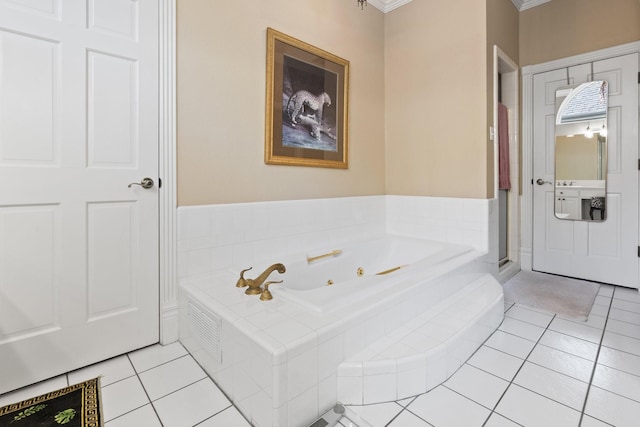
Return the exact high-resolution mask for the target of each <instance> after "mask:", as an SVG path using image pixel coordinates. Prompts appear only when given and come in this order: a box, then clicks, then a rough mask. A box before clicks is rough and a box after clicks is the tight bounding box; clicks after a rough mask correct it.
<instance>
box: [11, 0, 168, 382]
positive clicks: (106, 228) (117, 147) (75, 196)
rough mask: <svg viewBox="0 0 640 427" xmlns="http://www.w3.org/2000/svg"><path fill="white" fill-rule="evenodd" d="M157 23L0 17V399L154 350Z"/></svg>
mask: <svg viewBox="0 0 640 427" xmlns="http://www.w3.org/2000/svg"><path fill="white" fill-rule="evenodd" d="M101 6H102V7H101ZM159 25H160V10H159V5H158V3H156V2H140V3H134V2H130V1H128V0H123V1H109V2H108V5H107V3H105V2H98V1H96V2H89V3H88V4H84V3H82V4H81V3H73V4H71V5H69V4H67V3H63V2H25V3H21V2H4V3H2V5H0V27H1V28H2V30H1V31H0V38H1V39H2V45H3V50H2V58H1V59H2V63H3V64H4V68H3V74H2V76H1V79H2V81H1V82H0V83H2V84H0V88H2V89H1V90H2V93H1V95H0V104H1V109H0V111H1V114H0V121H1V123H2V126H0V129H1V132H2V135H0V136H1V137H0V145H1V149H0V165H1V166H2V167H1V168H0V171H1V172H0V179H1V180H2V182H5V183H14V185H11V186H7V191H3V192H2V194H0V271H1V272H2V276H1V277H0V325H1V326H2V328H1V329H0V360H3V363H2V365H0V378H2V382H0V393H2V392H5V391H8V390H12V389H15V388H18V387H21V386H24V385H27V384H30V383H33V382H36V381H40V380H42V379H45V378H48V377H51V376H54V375H57V374H60V373H62V372H67V371H70V370H73V369H77V368H79V367H82V366H86V365H88V364H91V363H94V362H97V361H100V360H104V359H107V358H109V357H112V356H115V355H118V354H122V353H125V352H127V351H130V350H133V349H136V348H140V347H143V346H146V345H149V344H152V343H155V342H158V339H159V285H158V283H159V261H158V259H159V256H158V248H159V232H158V229H159V182H160V181H159V179H158V177H159V175H160V174H159V145H158V141H159V135H158V130H159V122H158V121H159V116H160V112H159V105H160V103H159V87H160V82H159V81H158V75H159V48H158V47H159V39H158V35H159V33H160V31H159ZM145 177H148V180H146V181H145V180H144V179H143V178H145ZM143 182H152V183H151V185H148V186H142V185H139V184H141V183H143Z"/></svg>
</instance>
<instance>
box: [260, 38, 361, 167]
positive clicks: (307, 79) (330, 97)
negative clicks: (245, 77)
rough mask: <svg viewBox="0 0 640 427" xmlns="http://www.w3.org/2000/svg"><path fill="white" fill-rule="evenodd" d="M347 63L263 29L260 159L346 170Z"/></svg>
mask: <svg viewBox="0 0 640 427" xmlns="http://www.w3.org/2000/svg"><path fill="white" fill-rule="evenodd" d="M348 94H349V61H347V60H345V59H342V58H340V57H338V56H336V55H333V54H331V53H329V52H326V51H324V50H322V49H319V48H317V47H315V46H312V45H310V44H307V43H305V42H303V41H300V40H298V39H295V38H293V37H291V36H288V35H286V34H284V33H281V32H279V31H276V30H274V29H273V28H267V96H266V98H267V99H266V118H265V122H266V126H265V128H266V129H265V163H266V164H270V165H293V166H315V167H326V168H337V169H347V168H348V165H349V161H348V157H349V156H348V154H349V143H348V134H349V133H348V120H347V119H348V106H349V103H348Z"/></svg>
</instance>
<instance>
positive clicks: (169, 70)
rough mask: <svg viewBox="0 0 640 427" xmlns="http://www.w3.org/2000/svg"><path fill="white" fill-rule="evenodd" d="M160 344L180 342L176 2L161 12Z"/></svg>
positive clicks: (166, 2)
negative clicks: (177, 235) (177, 279)
mask: <svg viewBox="0 0 640 427" xmlns="http://www.w3.org/2000/svg"><path fill="white" fill-rule="evenodd" d="M158 20H159V26H160V28H159V54H160V56H159V58H160V59H159V79H160V83H159V85H160V87H159V88H158V89H159V100H158V102H159V106H160V113H159V117H158V120H159V141H158V145H159V163H158V173H159V176H160V179H162V188H160V190H159V191H160V193H159V194H160V200H159V209H160V218H159V219H160V226H159V230H158V231H159V234H160V242H159V259H160V266H159V268H160V283H159V286H160V337H159V338H160V343H161V344H168V343H171V342H173V341H176V340H177V339H178V310H177V304H176V300H177V297H176V295H177V292H176V288H177V286H176V266H177V262H176V248H177V246H176V241H177V238H176V206H177V198H176V55H175V53H176V0H160V13H159V17H158Z"/></svg>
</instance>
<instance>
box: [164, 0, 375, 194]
mask: <svg viewBox="0 0 640 427" xmlns="http://www.w3.org/2000/svg"><path fill="white" fill-rule="evenodd" d="M177 3H178V5H177V8H178V22H177V68H178V69H177V74H178V81H177V85H178V87H177V90H178V204H179V205H182V206H184V205H195V204H215V203H232V202H247V201H263V200H282V199H302V198H321V197H340V196H357V195H370V194H384V190H385V189H384V176H385V157H384V156H385V153H384V142H385V141H384V135H385V127H384V65H383V64H384V21H383V19H384V15H383V14H382V13H381V12H380V11H378V10H377V9H376V8H374V7H372V6H369V7H367V8H366V9H365V10H364V11H361V10H360V9H359V8H358V7H357V5H356V2H355V0H353V1H351V0H322V1H317V0H297V1H296V2H292V1H290V0H269V1H265V0H243V1H229V2H222V1H212V0H178V2H177ZM267 27H273V28H275V29H277V30H279V31H282V32H284V33H287V34H289V35H291V36H293V37H296V38H298V39H301V40H303V41H305V42H307V43H310V44H312V45H315V46H317V47H319V48H322V49H324V50H327V51H329V52H331V53H334V54H336V55H338V56H340V57H342V58H345V59H348V60H349V61H350V62H351V68H350V72H351V79H350V106H349V125H350V129H349V133H350V141H349V146H350V150H349V151H350V152H349V169H348V170H335V169H326V168H309V167H293V166H273V165H265V164H264V126H265V124H264V120H265V118H264V114H265V73H266V65H265V64H266V29H267Z"/></svg>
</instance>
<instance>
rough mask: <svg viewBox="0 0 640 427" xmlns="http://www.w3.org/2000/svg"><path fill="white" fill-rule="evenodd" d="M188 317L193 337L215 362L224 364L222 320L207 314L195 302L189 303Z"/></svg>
mask: <svg viewBox="0 0 640 427" xmlns="http://www.w3.org/2000/svg"><path fill="white" fill-rule="evenodd" d="M188 317H189V331H190V332H191V335H192V337H193V338H194V339H195V340H196V341H197V342H198V344H200V345H201V346H202V348H204V349H205V350H206V351H207V353H209V355H210V356H211V357H212V358H213V359H214V360H216V361H217V362H218V363H222V351H221V348H220V336H221V335H222V331H221V328H222V324H221V323H220V318H219V317H217V316H215V315H213V314H211V313H205V312H204V311H203V310H202V309H200V308H199V307H198V306H197V305H196V304H194V303H193V301H189V308H188Z"/></svg>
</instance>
